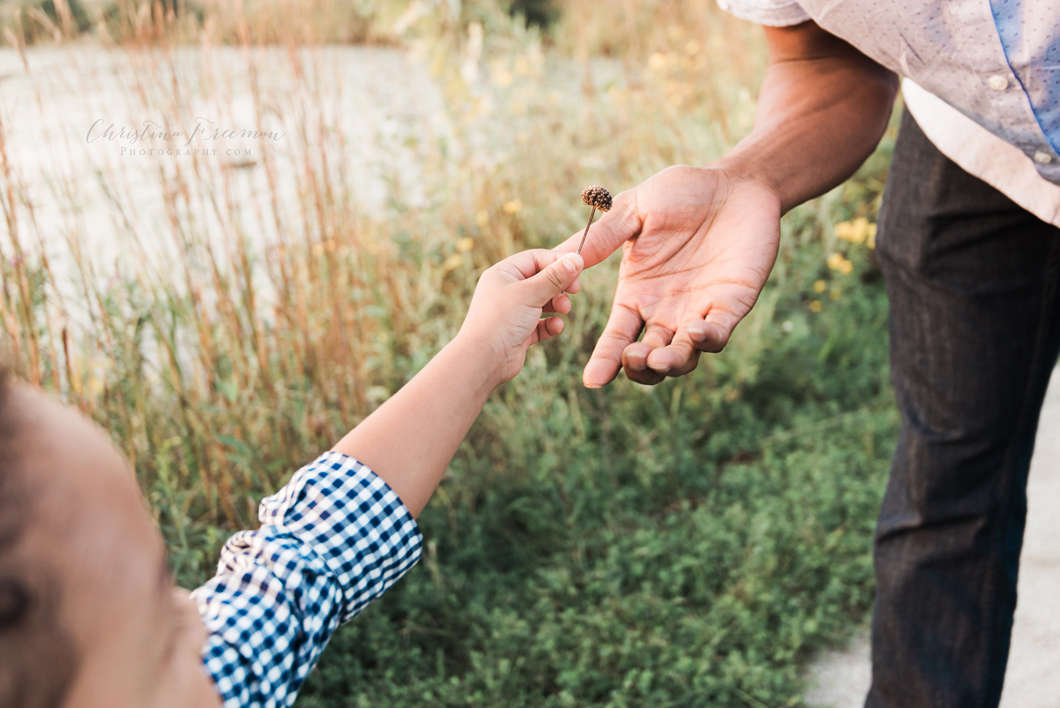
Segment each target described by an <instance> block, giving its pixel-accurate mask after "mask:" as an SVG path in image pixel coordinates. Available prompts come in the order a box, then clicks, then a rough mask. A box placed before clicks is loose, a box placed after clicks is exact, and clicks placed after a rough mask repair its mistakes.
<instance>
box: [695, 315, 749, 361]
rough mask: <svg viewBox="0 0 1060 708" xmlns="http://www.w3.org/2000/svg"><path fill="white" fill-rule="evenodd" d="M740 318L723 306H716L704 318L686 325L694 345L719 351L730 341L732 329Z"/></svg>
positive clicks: (711, 350)
mask: <svg viewBox="0 0 1060 708" xmlns="http://www.w3.org/2000/svg"><path fill="white" fill-rule="evenodd" d="M739 322H740V318H739V317H737V316H736V315H734V314H733V313H731V312H729V311H727V310H723V309H721V308H714V309H712V310H711V311H710V312H708V313H707V316H706V317H705V318H703V319H702V320H693V321H692V322H689V323H688V324H686V325H685V326H684V329H685V330H686V331H687V332H688V337H689V339H690V340H691V342H692V346H694V347H695V348H696V349H698V350H699V351H701V352H711V353H715V354H716V353H717V352H720V351H721V350H722V349H724V348H725V345H726V344H728V343H729V337H730V336H732V331H733V330H734V329H735V328H736V325H737V324H738V323H739Z"/></svg>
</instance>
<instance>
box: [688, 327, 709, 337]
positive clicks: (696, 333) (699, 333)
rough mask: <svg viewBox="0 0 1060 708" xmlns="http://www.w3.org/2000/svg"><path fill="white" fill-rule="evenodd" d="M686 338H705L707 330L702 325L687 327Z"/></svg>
mask: <svg viewBox="0 0 1060 708" xmlns="http://www.w3.org/2000/svg"><path fill="white" fill-rule="evenodd" d="M688 336H690V337H692V339H695V340H700V339H703V338H704V337H706V336H707V328H706V327H704V326H703V325H688Z"/></svg>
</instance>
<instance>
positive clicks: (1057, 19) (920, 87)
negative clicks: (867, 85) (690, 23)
mask: <svg viewBox="0 0 1060 708" xmlns="http://www.w3.org/2000/svg"><path fill="white" fill-rule="evenodd" d="M718 4H719V5H720V6H721V7H722V9H725V10H728V11H729V12H731V13H732V14H734V15H736V16H738V17H742V18H744V19H747V20H751V21H752V22H757V23H759V24H763V25H770V26H775V27H782V26H789V25H794V24H798V23H801V22H805V21H807V20H813V21H814V22H816V23H817V24H818V25H820V26H821V27H822V28H823V29H825V30H826V31H828V32H830V33H832V34H834V35H835V36H837V37H839V38H841V39H843V40H845V41H847V42H849V43H850V44H851V45H853V46H855V47H857V49H858V50H859V51H861V52H862V53H863V54H865V55H866V56H868V57H870V58H872V59H874V60H875V61H876V62H878V63H879V64H881V65H883V66H885V67H887V68H888V69H891V70H892V71H894V72H896V73H898V74H901V75H903V76H904V77H906V78H905V81H904V82H903V94H904V97H905V100H906V105H907V107H908V108H909V111H910V112H911V113H912V114H913V117H914V118H916V119H917V123H918V124H920V127H921V128H922V129H923V130H924V133H925V135H927V137H928V138H929V139H930V140H931V141H932V143H934V144H935V145H936V147H938V148H939V150H940V151H941V152H942V153H943V154H945V155H946V156H947V157H949V158H950V159H951V160H953V161H954V162H956V163H957V164H958V165H960V166H961V167H962V168H964V169H965V170H966V171H968V172H970V173H971V174H973V175H975V176H976V177H979V178H980V179H983V180H984V181H986V182H988V183H990V184H991V185H993V186H994V187H996V188H997V189H999V190H1000V191H1001V192H1002V193H1004V194H1006V195H1007V196H1008V197H1009V198H1011V199H1013V200H1014V201H1015V202H1016V203H1018V204H1020V205H1021V206H1023V207H1024V208H1026V209H1028V210H1029V211H1031V212H1032V213H1034V214H1036V215H1037V216H1038V217H1039V218H1042V219H1043V220H1045V221H1049V222H1051V223H1054V224H1057V225H1060V3H1057V2H1055V0H718ZM958 136H959V137H958Z"/></svg>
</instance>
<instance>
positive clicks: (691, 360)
mask: <svg viewBox="0 0 1060 708" xmlns="http://www.w3.org/2000/svg"><path fill="white" fill-rule="evenodd" d="M699 354H700V352H699V350H698V349H696V348H695V347H694V346H692V340H691V339H689V337H688V333H687V332H683V331H682V332H678V333H677V335H676V336H675V337H674V338H673V341H672V342H670V344H669V345H667V346H665V347H660V348H658V349H655V350H654V351H652V352H651V353H650V354H649V355H648V359H647V365H648V368H650V369H651V370H652V371H655V372H656V373H658V374H660V375H662V376H664V377H666V376H684V375H685V374H687V373H690V372H692V371H694V370H695V368H696V366H698V365H699Z"/></svg>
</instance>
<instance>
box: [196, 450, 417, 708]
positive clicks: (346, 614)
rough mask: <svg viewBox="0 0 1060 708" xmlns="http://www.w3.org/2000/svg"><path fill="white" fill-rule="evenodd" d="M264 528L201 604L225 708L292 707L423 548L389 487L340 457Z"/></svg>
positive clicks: (271, 505)
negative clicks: (347, 628) (338, 634)
mask: <svg viewBox="0 0 1060 708" xmlns="http://www.w3.org/2000/svg"><path fill="white" fill-rule="evenodd" d="M258 518H259V520H260V521H261V528H259V529H258V530H257V531H242V532H240V533H238V534H236V535H235V536H233V537H232V538H231V539H229V541H228V543H226V544H225V547H224V549H223V550H222V551H221V560H220V562H219V563H218V566H217V575H216V576H214V578H213V579H212V580H210V581H209V582H208V583H206V584H205V585H203V586H202V587H201V588H199V589H198V590H196V591H195V592H194V593H192V598H193V599H194V600H195V602H196V604H197V605H198V607H199V613H200V614H201V615H202V619H203V622H204V623H205V624H206V627H207V629H208V630H209V632H210V636H209V638H208V639H207V641H206V644H205V645H204V646H203V651H202V658H203V663H204V664H205V667H206V671H207V673H209V674H210V676H212V677H213V680H214V683H215V684H216V686H217V691H218V693H219V694H220V695H221V698H222V699H223V700H224V708H237V707H238V708H279V707H280V706H290V705H291V704H293V703H294V700H295V697H296V695H297V694H298V689H299V688H300V687H301V686H302V682H304V681H305V679H306V676H308V675H309V672H310V671H311V670H312V668H313V666H315V665H316V663H317V660H318V659H319V658H320V654H321V652H322V651H323V650H324V647H325V646H326V645H327V643H328V640H329V639H330V638H331V634H332V632H334V631H335V629H336V628H337V627H338V626H339V625H340V624H343V623H345V622H347V621H349V620H350V619H351V618H352V617H353V616H354V615H356V614H357V613H358V612H360V611H361V610H362V609H364V608H365V606H367V605H368V603H370V602H372V601H373V600H375V599H376V598H378V597H379V596H380V595H382V594H383V593H384V592H386V590H387V589H388V588H389V587H390V586H391V585H393V584H394V583H395V582H396V581H397V580H398V579H399V578H400V577H401V576H402V575H404V574H405V573H406V572H407V571H408V570H409V568H411V567H412V566H413V565H414V564H415V563H416V561H417V560H419V557H420V548H421V545H422V542H423V537H422V536H421V535H420V532H419V529H418V528H417V527H416V522H415V521H414V520H413V518H412V515H411V514H409V511H408V509H406V508H405V506H404V504H402V503H401V500H400V499H399V498H398V496H397V495H396V494H395V493H394V492H393V490H391V489H390V487H388V486H387V484H386V482H384V481H383V480H382V479H380V478H379V477H378V476H376V474H375V473H374V472H372V470H370V469H368V468H367V467H365V466H364V465H362V464H361V463H360V462H357V461H356V460H354V459H352V458H349V457H347V456H345V455H343V454H340V453H337V452H327V453H324V454H323V455H321V456H320V457H319V458H317V459H316V460H315V461H314V462H313V463H311V464H309V465H307V466H306V467H303V468H302V469H301V470H299V471H298V472H296V473H295V475H294V477H293V478H292V479H291V481H290V482H289V483H288V484H287V485H286V486H285V487H284V488H283V489H281V490H280V491H279V492H277V493H276V494H274V495H273V496H271V497H267V498H266V499H264V500H263V501H262V502H261V506H260V508H259V511H258Z"/></svg>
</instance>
